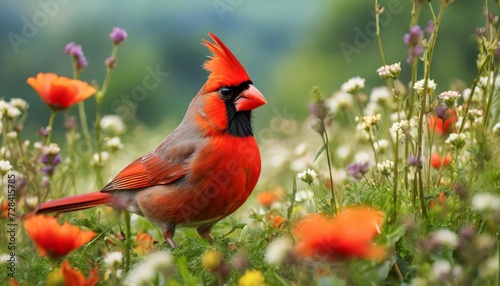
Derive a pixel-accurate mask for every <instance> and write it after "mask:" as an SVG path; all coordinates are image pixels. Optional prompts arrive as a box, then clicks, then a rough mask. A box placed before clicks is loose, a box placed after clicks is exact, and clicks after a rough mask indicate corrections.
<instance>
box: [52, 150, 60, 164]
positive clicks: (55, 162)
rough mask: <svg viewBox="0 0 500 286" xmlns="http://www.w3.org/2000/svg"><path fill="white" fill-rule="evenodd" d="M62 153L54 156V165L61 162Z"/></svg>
mask: <svg viewBox="0 0 500 286" xmlns="http://www.w3.org/2000/svg"><path fill="white" fill-rule="evenodd" d="M61 159H62V157H61V153H59V154H57V155H56V156H54V158H53V159H52V166H57V165H59V163H61Z"/></svg>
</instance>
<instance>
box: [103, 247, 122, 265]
mask: <svg viewBox="0 0 500 286" xmlns="http://www.w3.org/2000/svg"><path fill="white" fill-rule="evenodd" d="M122 258H123V254H122V253H121V252H120V251H114V252H110V253H107V254H106V256H105V257H104V264H105V265H106V267H108V268H109V269H117V268H118V267H120V265H121V264H122Z"/></svg>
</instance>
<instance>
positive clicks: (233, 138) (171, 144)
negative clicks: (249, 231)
mask: <svg viewBox="0 0 500 286" xmlns="http://www.w3.org/2000/svg"><path fill="white" fill-rule="evenodd" d="M209 36H210V37H211V38H212V40H213V41H214V42H215V43H211V42H209V41H207V40H203V44H204V45H205V46H206V47H207V48H208V49H209V50H210V51H211V52H212V53H213V56H211V57H209V60H207V61H206V62H205V63H204V65H203V67H204V68H205V69H206V70H207V71H209V72H210V74H209V75H208V80H207V81H206V83H205V84H204V85H203V86H202V88H201V89H200V91H199V92H198V94H197V95H196V96H195V97H194V98H193V100H192V101H191V103H190V105H189V107H188V109H187V112H186V114H185V116H184V119H183V120H182V122H181V123H180V124H179V126H178V127H177V128H176V129H175V130H174V131H173V132H172V133H170V135H168V136H167V138H165V139H164V140H163V142H161V144H160V146H158V147H157V148H156V149H155V150H154V151H152V152H149V153H147V154H146V155H144V156H142V157H140V158H138V159H137V160H135V161H134V162H132V163H131V164H130V165H128V166H127V167H126V168H125V169H123V170H122V171H121V172H120V173H118V175H116V177H115V178H114V179H113V180H112V181H111V182H110V183H108V184H107V185H106V186H105V187H104V188H103V189H102V190H101V191H99V192H94V193H88V194H82V195H76V196H72V197H67V198H61V199H57V200H54V201H49V202H45V203H41V204H40V205H38V206H37V208H36V209H35V210H34V213H35V214H41V213H48V212H58V213H60V212H68V211H75V210H82V209H87V208H91V207H94V206H98V205H110V206H112V207H114V208H115V209H118V210H129V211H131V212H133V213H136V214H138V215H141V216H144V217H145V218H146V219H148V220H149V221H151V222H153V223H155V224H157V225H158V226H159V227H160V228H161V229H162V233H163V237H164V238H165V240H166V241H167V242H168V243H169V244H170V245H171V246H172V247H175V246H176V244H175V242H174V240H173V236H174V232H175V227H176V226H177V225H185V226H190V227H196V229H197V231H198V233H199V235H200V236H201V237H202V238H204V239H206V240H208V241H213V238H212V236H211V235H210V231H211V230H212V227H213V226H214V225H215V223H217V221H219V220H221V219H223V218H225V217H226V216H228V215H230V214H231V213H233V212H234V211H235V210H237V209H238V208H239V207H240V206H241V205H242V204H243V203H244V202H245V201H246V200H247V198H248V196H249V195H250V194H251V193H252V190H253V189H254V187H255V184H256V183H257V180H258V178H259V175H260V169H261V161H260V153H259V148H258V146H257V142H256V141H255V138H254V137H253V132H252V122H251V114H252V110H253V109H255V108H257V107H259V106H261V105H264V104H266V99H265V98H264V96H263V95H262V94H261V93H260V92H259V90H257V88H255V87H254V86H253V85H252V81H251V80H250V77H249V76H248V74H247V73H246V71H245V69H244V68H243V66H241V64H240V63H239V61H238V60H237V59H236V57H235V56H234V55H233V54H232V53H231V51H230V50H229V49H228V48H227V47H226V46H225V45H224V44H223V43H222V42H221V41H220V40H219V39H218V38H217V37H216V36H215V35H213V34H212V33H209Z"/></svg>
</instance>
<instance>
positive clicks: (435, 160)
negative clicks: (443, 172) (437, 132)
mask: <svg viewBox="0 0 500 286" xmlns="http://www.w3.org/2000/svg"><path fill="white" fill-rule="evenodd" d="M450 162H451V154H450V153H448V154H446V157H444V158H443V157H442V156H441V155H439V154H438V153H432V154H431V166H432V168H434V169H440V168H442V167H443V166H447V165H449V164H450Z"/></svg>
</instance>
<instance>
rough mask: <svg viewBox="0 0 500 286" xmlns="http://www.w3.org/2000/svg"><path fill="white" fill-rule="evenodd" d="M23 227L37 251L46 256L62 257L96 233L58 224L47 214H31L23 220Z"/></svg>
mask: <svg viewBox="0 0 500 286" xmlns="http://www.w3.org/2000/svg"><path fill="white" fill-rule="evenodd" d="M24 228H25V229H26V232H27V233H28V235H29V236H30V237H31V239H32V240H33V241H34V242H35V243H36V246H37V248H38V253H40V255H42V256H48V257H54V258H58V257H62V256H65V255H67V254H68V253H70V252H71V251H73V250H75V249H77V248H79V247H80V246H82V245H84V244H85V243H87V242H89V241H90V240H91V239H92V238H94V236H95V235H96V233H95V232H93V231H90V230H81V229H79V228H78V227H76V226H73V225H71V224H69V223H67V222H66V223H64V224H63V225H60V224H59V223H58V222H57V219H55V218H53V217H49V216H41V215H39V216H33V217H31V218H28V219H27V220H26V221H25V222H24Z"/></svg>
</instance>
